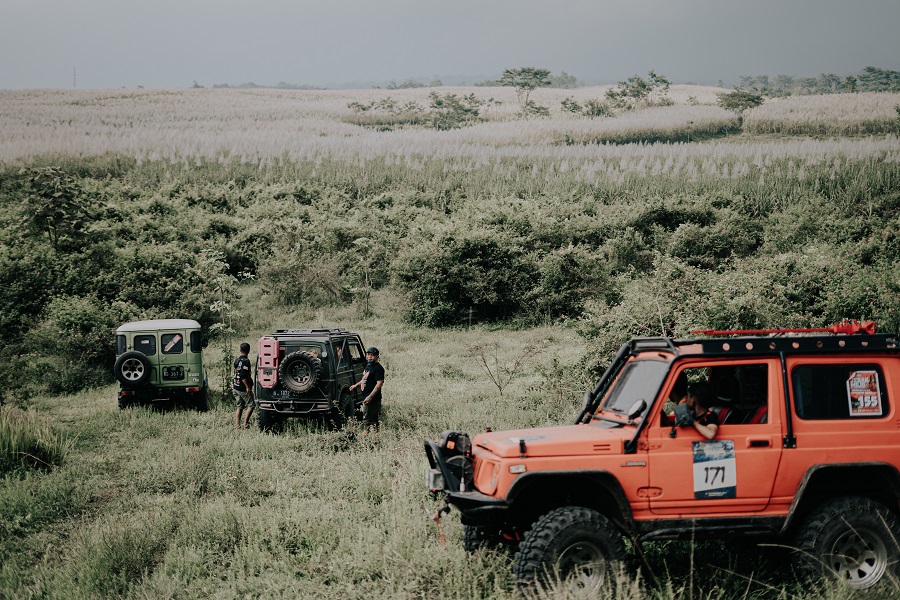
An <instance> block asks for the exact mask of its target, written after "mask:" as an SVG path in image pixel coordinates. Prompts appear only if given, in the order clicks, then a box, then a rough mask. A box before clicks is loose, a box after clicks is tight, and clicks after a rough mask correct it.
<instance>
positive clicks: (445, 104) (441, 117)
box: [428, 92, 484, 130]
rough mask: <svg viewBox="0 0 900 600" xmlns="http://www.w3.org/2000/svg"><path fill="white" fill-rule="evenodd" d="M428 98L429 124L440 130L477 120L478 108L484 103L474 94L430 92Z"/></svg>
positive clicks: (454, 127)
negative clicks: (429, 109)
mask: <svg viewBox="0 0 900 600" xmlns="http://www.w3.org/2000/svg"><path fill="white" fill-rule="evenodd" d="M428 98H429V99H430V100H431V113H429V115H428V122H429V125H431V127H433V128H435V129H441V130H447V129H456V128H458V127H462V126H463V125H465V124H467V123H470V122H472V121H475V120H477V119H478V111H479V108H480V107H481V106H482V105H483V104H484V101H483V100H480V99H479V98H476V97H475V94H469V95H468V96H462V97H459V96H457V95H456V94H443V95H441V94H439V93H438V92H431V93H430V94H428Z"/></svg>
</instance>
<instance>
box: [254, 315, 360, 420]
mask: <svg viewBox="0 0 900 600" xmlns="http://www.w3.org/2000/svg"><path fill="white" fill-rule="evenodd" d="M364 348H365V346H363V343H362V339H360V337H359V335H358V334H356V333H351V332H349V331H347V330H346V329H276V330H275V331H274V332H272V333H270V334H269V335H267V336H264V337H261V338H260V339H259V347H258V354H257V359H256V381H255V382H254V392H255V396H256V403H257V404H256V406H257V409H258V413H257V415H258V416H257V422H258V423H259V428H260V429H261V430H263V431H266V430H269V429H271V428H272V427H273V426H276V425H278V424H279V423H280V422H281V421H283V420H284V419H285V418H287V417H306V416H324V417H326V418H329V419H330V420H331V421H332V422H333V423H334V424H336V425H340V424H343V423H344V422H345V421H346V420H347V419H349V418H351V417H353V416H355V415H356V412H357V409H359V407H360V405H361V404H362V401H363V399H362V397H361V395H360V394H359V392H358V391H354V392H351V391H350V390H349V388H350V386H351V385H353V384H354V383H356V382H358V381H359V380H360V379H362V374H363V369H365V367H366V355H365V350H364Z"/></svg>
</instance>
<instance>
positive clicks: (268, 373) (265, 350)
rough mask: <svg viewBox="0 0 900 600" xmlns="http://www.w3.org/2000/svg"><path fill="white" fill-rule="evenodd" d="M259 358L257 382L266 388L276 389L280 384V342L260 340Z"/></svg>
mask: <svg viewBox="0 0 900 600" xmlns="http://www.w3.org/2000/svg"><path fill="white" fill-rule="evenodd" d="M257 357H258V358H257V363H256V364H257V368H256V380H257V381H258V382H259V385H261V386H262V387H264V388H273V387H275V384H276V383H278V340H276V339H275V338H270V337H262V338H259V348H258V352H257Z"/></svg>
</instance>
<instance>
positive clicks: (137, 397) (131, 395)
mask: <svg viewBox="0 0 900 600" xmlns="http://www.w3.org/2000/svg"><path fill="white" fill-rule="evenodd" d="M205 390H206V388H205V387H203V386H199V385H198V386H184V387H182V386H179V387H157V386H147V387H138V388H121V389H119V400H120V401H124V402H166V401H172V400H176V401H177V400H194V399H196V398H197V396H200V395H202V394H203V393H204V392H205Z"/></svg>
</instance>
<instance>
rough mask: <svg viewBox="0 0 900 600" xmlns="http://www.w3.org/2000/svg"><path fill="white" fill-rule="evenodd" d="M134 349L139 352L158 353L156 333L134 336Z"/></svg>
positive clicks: (148, 354) (151, 354)
mask: <svg viewBox="0 0 900 600" xmlns="http://www.w3.org/2000/svg"><path fill="white" fill-rule="evenodd" d="M134 349H135V350H137V351H138V352H141V353H143V354H146V355H147V356H153V355H154V354H156V336H155V335H136V336H134Z"/></svg>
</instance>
